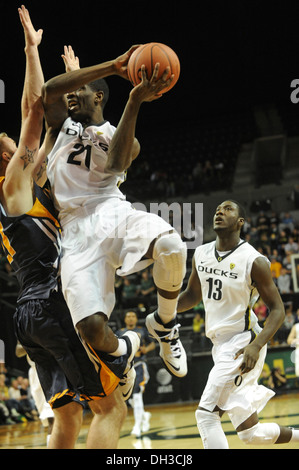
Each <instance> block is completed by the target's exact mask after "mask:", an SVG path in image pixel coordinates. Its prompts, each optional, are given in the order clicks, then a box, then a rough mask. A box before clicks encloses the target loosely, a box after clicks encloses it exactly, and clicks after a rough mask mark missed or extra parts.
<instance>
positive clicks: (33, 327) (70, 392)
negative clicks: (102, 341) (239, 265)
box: [0, 6, 138, 449]
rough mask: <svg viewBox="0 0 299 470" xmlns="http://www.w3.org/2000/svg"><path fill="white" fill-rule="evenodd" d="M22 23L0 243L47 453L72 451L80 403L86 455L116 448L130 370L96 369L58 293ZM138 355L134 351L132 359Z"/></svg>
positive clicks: (30, 37) (0, 165) (3, 155)
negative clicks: (45, 405)
mask: <svg viewBox="0 0 299 470" xmlns="http://www.w3.org/2000/svg"><path fill="white" fill-rule="evenodd" d="M19 15H20V19H21V22H22V25H23V28H24V33H25V43H26V47H25V53H26V74H25V83H24V90H23V96H22V129H21V136H20V142H19V145H18V147H17V146H16V144H15V142H14V141H13V139H11V138H9V137H8V136H7V135H6V134H4V133H2V135H1V136H0V235H1V238H2V246H3V248H4V252H5V254H6V255H7V259H8V261H9V263H10V265H11V267H12V269H13V270H14V271H15V272H16V275H17V278H18V281H19V284H20V293H19V297H18V306H17V310H16V313H15V315H14V323H15V329H16V334H17V337H18V339H19V341H20V343H21V344H22V345H23V346H24V349H25V350H26V352H27V353H28V355H29V357H30V358H31V359H32V360H33V361H34V363H35V365H36V368H37V372H38V376H39V380H40V383H41V386H42V388H43V391H44V394H45V396H46V398H47V400H48V401H49V402H50V403H51V406H52V408H53V411H54V416H55V420H54V426H53V431H52V434H51V438H50V442H49V447H50V448H63V449H67V448H73V447H74V445H75V443H76V439H77V437H78V434H79V431H80V428H81V424H82V416H83V408H82V403H83V400H87V401H88V402H89V406H90V408H91V409H92V411H93V413H94V416H93V419H92V422H91V426H90V429H89V433H88V437H87V447H89V448H92V447H95V448H110V449H111V448H116V447H117V442H118V439H119V432H120V429H121V426H122V424H123V421H124V419H125V416H126V406H125V404H124V401H123V397H122V393H121V391H120V388H119V387H118V384H119V381H120V378H122V375H123V372H125V370H126V367H127V362H128V360H129V362H130V358H129V357H128V356H129V352H128V355H127V357H126V358H125V357H124V356H123V357H121V358H109V360H108V358H106V359H105V360H104V359H103V360H102V362H101V367H99V365H98V366H97V368H95V366H94V364H93V363H92V361H91V360H90V358H89V356H88V354H87V353H86V350H85V348H84V347H83V345H82V343H81V341H80V340H79V338H78V335H77V333H76V331H75V329H74V326H73V322H72V319H71V316H70V313H69V310H68V308H67V306H66V303H65V300H64V298H63V295H62V293H61V291H60V288H59V281H58V275H57V271H58V269H57V268H58V261H59V254H60V250H59V245H60V226H59V223H58V220H57V212H56V210H55V208H54V206H53V203H52V200H51V198H50V197H49V190H48V189H47V187H44V188H41V187H39V186H38V185H37V184H36V183H35V181H34V177H35V176H36V170H37V169H38V168H39V167H40V164H41V160H42V159H43V158H44V157H43V155H42V152H41V155H40V154H39V152H38V149H39V144H40V138H41V133H42V126H43V107H42V102H41V87H42V84H43V73H42V69H41V65H40V60H39V54H38V46H39V44H40V41H41V37H42V31H41V30H39V31H35V30H34V28H33V26H32V23H31V20H30V16H29V12H28V10H27V9H26V8H25V7H24V6H22V8H21V9H19ZM38 174H39V172H38ZM137 349H138V348H137ZM137 349H134V348H132V351H131V353H130V354H131V355H133V357H134V355H135V352H136V350H137ZM133 357H132V359H133Z"/></svg>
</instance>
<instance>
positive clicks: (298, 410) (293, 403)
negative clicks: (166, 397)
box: [0, 393, 299, 450]
mask: <svg viewBox="0 0 299 470" xmlns="http://www.w3.org/2000/svg"><path fill="white" fill-rule="evenodd" d="M196 407H197V403H192V404H186V405H183V404H179V405H167V406H165V405H159V406H152V407H147V408H146V410H147V411H150V412H151V414H152V416H151V428H150V430H149V431H148V432H147V433H144V434H142V436H141V438H139V439H136V438H135V437H133V436H131V430H132V428H133V424H134V419H133V413H132V410H131V409H129V410H128V416H127V418H126V421H125V423H124V426H123V429H122V431H121V437H120V440H119V446H118V449H153V450H154V449H157V450H158V449H160V450H166V449H168V450H169V449H173V450H174V449H176V450H178V449H189V450H192V449H203V446H202V442H201V439H200V437H199V434H198V430H197V426H196V423H195V417H194V412H195V409H196ZM260 419H261V422H263V421H264V422H266V421H267V422H271V421H272V422H273V421H274V422H276V423H278V424H280V425H282V426H292V427H296V428H299V393H293V394H287V395H282V396H277V397H274V398H273V399H272V400H270V402H269V403H268V404H267V406H266V407H265V409H264V410H263V411H262V412H261V413H260ZM90 420H91V414H90V413H86V414H85V417H84V424H83V427H82V430H81V432H80V435H79V438H78V442H77V444H76V449H84V448H85V440H86V436H87V432H88V427H89V423H90ZM222 423H223V429H224V431H225V433H226V435H227V439H228V442H229V446H230V449H255V447H253V446H246V445H245V444H243V443H242V442H241V441H240V439H239V438H238V437H237V435H236V433H235V431H234V429H233V427H232V425H231V423H230V421H229V420H228V418H227V416H226V415H224V416H223V418H222ZM45 443H46V431H45V429H44V428H43V427H42V425H41V424H40V422H39V421H37V422H29V423H23V424H16V425H9V426H3V425H2V426H0V449H46V444H45ZM259 448H264V449H299V443H296V444H281V445H276V446H275V445H272V446H265V447H259Z"/></svg>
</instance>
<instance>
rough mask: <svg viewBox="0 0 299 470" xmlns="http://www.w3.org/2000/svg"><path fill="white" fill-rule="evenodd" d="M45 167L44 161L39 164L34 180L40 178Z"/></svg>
mask: <svg viewBox="0 0 299 470" xmlns="http://www.w3.org/2000/svg"><path fill="white" fill-rule="evenodd" d="M46 169H47V165H46V162H44V163H42V164H41V166H40V168H39V170H38V172H37V173H36V180H37V181H38V180H40V179H41V177H42V176H43V174H44V173H45V171H46Z"/></svg>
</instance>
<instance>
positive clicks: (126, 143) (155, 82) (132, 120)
mask: <svg viewBox="0 0 299 470" xmlns="http://www.w3.org/2000/svg"><path fill="white" fill-rule="evenodd" d="M159 70H160V64H156V65H155V67H154V71H153V74H152V76H151V77H150V78H148V77H147V74H146V70H145V65H142V66H141V82H140V83H139V85H136V86H135V87H134V88H133V89H132V90H131V92H130V95H129V99H128V102H127V104H126V107H125V109H124V112H123V115H122V117H121V119H120V122H119V124H118V126H117V129H116V131H115V133H114V135H113V138H112V141H111V144H110V146H109V152H108V161H107V164H106V171H108V172H111V173H114V172H116V173H118V172H122V171H124V170H127V169H128V168H129V167H130V165H131V163H132V161H133V160H134V159H135V158H136V157H137V156H138V154H139V152H140V146H139V144H138V142H136V139H135V129H136V122H137V117H138V113H139V109H140V106H141V104H142V103H144V102H149V101H154V100H157V99H159V98H161V96H162V92H163V90H164V89H166V88H169V86H170V85H171V82H172V81H173V78H174V75H173V74H172V75H170V77H169V72H170V67H167V68H166V69H165V71H164V72H163V74H162V76H160V78H158V77H159ZM168 77H169V78H168ZM132 148H133V150H134V151H133V153H131V152H130V149H132Z"/></svg>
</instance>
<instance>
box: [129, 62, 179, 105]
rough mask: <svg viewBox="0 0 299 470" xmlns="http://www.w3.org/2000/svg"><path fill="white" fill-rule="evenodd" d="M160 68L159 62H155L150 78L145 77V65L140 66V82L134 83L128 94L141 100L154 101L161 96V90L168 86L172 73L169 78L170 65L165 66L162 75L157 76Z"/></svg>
mask: <svg viewBox="0 0 299 470" xmlns="http://www.w3.org/2000/svg"><path fill="white" fill-rule="evenodd" d="M159 69H160V64H159V63H158V64H156V65H155V68H154V71H153V74H152V76H151V77H150V78H148V77H147V74H146V70H145V66H144V65H142V66H141V82H140V83H139V84H138V85H136V86H135V87H134V88H133V90H132V91H131V93H130V95H131V96H134V97H136V98H137V99H139V100H140V102H143V101H154V100H157V99H159V98H161V96H162V94H161V91H162V90H163V89H164V88H167V87H169V86H170V84H171V82H172V80H173V78H174V75H173V74H172V75H171V76H170V77H169V78H167V77H168V76H169V72H170V67H166V69H165V71H164V73H163V75H162V76H161V77H160V78H158V74H159Z"/></svg>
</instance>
